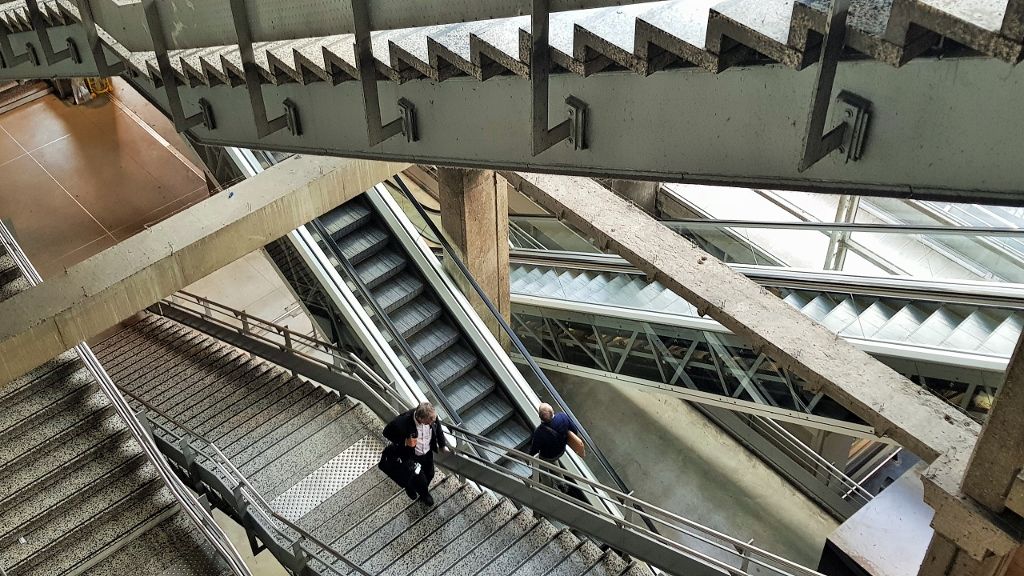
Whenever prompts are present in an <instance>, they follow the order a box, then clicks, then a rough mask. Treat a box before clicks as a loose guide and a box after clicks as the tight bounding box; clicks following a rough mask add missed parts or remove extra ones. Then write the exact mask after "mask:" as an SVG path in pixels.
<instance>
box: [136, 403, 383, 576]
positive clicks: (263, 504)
mask: <svg viewBox="0 0 1024 576" xmlns="http://www.w3.org/2000/svg"><path fill="white" fill-rule="evenodd" d="M125 394H127V395H128V396H129V397H131V398H132V400H134V401H135V402H137V403H138V404H139V405H140V406H142V407H143V408H144V410H142V411H140V412H139V413H138V415H139V420H141V421H142V422H145V424H143V425H144V426H146V427H148V428H149V429H150V430H149V432H150V434H152V433H153V432H156V435H155V436H161V437H162V440H163V441H164V442H165V443H166V445H167V448H166V449H165V450H176V451H178V453H179V454H180V456H181V458H182V464H185V465H184V466H182V468H183V469H184V470H185V472H186V473H190V474H191V473H192V471H191V470H189V468H190V467H191V466H189V465H188V463H189V462H195V463H197V464H200V463H212V464H213V466H207V467H206V469H207V471H209V472H212V473H213V476H212V477H211V476H208V475H207V476H200V477H196V478H193V479H194V480H197V481H199V482H202V483H205V484H207V485H208V486H210V487H211V488H214V489H215V490H216V491H217V492H218V493H219V496H220V497H221V499H223V500H224V501H225V502H230V503H232V504H233V507H234V509H235V512H236V513H237V514H238V516H239V517H242V518H244V517H245V516H246V514H249V515H250V516H253V517H255V516H257V515H258V516H260V517H262V522H261V526H262V527H263V528H264V529H265V530H269V531H270V532H269V535H270V536H271V537H272V538H275V541H276V542H277V543H278V544H279V545H280V546H281V547H280V549H279V551H278V554H275V556H277V557H278V559H279V560H283V562H282V563H284V564H286V565H287V567H288V568H290V569H291V570H292V571H293V572H294V573H296V574H301V573H304V572H303V568H304V567H305V566H306V565H307V564H308V561H309V557H312V558H314V559H316V560H317V561H319V562H320V563H321V564H322V565H323V566H324V567H326V568H328V569H330V570H331V571H332V572H334V573H335V574H337V575H338V576H345V575H346V574H351V573H352V572H349V571H348V570H346V571H342V570H339V569H338V568H336V567H335V566H334V564H335V563H336V562H341V563H342V564H344V565H345V566H346V567H347V568H348V569H349V570H351V571H353V572H354V573H356V574H359V575H360V576H370V573H369V572H366V571H365V570H363V569H362V568H361V567H360V566H359V565H358V564H356V563H355V562H353V561H351V560H349V559H348V557H346V556H345V555H344V554H342V553H341V552H339V551H337V550H335V549H334V548H332V547H331V546H330V545H328V544H325V543H324V542H322V541H320V540H319V539H317V538H316V536H313V535H312V534H310V533H309V532H308V531H306V530H305V529H304V528H302V527H301V526H299V525H298V524H296V523H294V522H292V521H291V520H289V519H287V518H285V517H284V516H282V515H280V514H278V513H277V512H276V511H274V508H273V507H272V506H271V505H270V503H269V502H267V501H266V499H265V498H264V497H263V495H262V494H260V492H259V490H257V489H256V488H255V487H254V486H253V485H252V483H251V482H249V479H248V478H246V477H245V475H244V474H242V472H241V471H239V470H238V468H237V467H235V465H234V464H233V463H232V462H231V459H230V458H228V457H227V456H226V455H225V454H224V452H223V451H221V449H220V448H219V447H217V445H216V444H214V443H213V442H211V441H209V440H207V439H206V438H205V437H203V436H202V435H201V434H199V433H198V432H196V431H195V430H193V429H192V428H189V427H188V426H186V425H185V424H183V423H181V422H179V421H177V420H175V419H173V418H171V417H170V416H168V415H166V414H164V413H163V412H161V411H160V410H159V409H158V408H156V407H154V406H153V405H152V404H150V403H148V402H146V401H145V400H143V399H142V398H140V397H138V396H136V395H135V394H132V393H131V392H125ZM161 420H162V421H163V422H161ZM164 422H166V424H164ZM218 484H219V485H218ZM253 513H255V514H253ZM282 525H283V526H284V527H286V528H288V529H289V530H292V531H294V532H295V533H296V534H297V535H298V536H297V537H292V536H291V535H289V534H288V533H287V531H286V530H284V529H282V527H281V526H282ZM282 542H283V543H284V544H281V543H282ZM264 544H266V542H264ZM310 544H312V546H310ZM281 550H284V551H286V554H287V555H288V556H290V558H281V556H280V551H281Z"/></svg>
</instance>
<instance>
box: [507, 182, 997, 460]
mask: <svg viewBox="0 0 1024 576" xmlns="http://www.w3.org/2000/svg"><path fill="white" fill-rule="evenodd" d="M502 175H503V176H505V177H506V179H508V180H509V182H510V183H512V185H514V186H516V187H517V188H518V189H519V190H520V191H521V192H523V193H524V194H526V195H527V196H529V197H530V198H532V199H533V200H534V201H535V202H537V203H538V204H540V205H541V206H544V207H545V208H547V209H548V210H550V211H551V212H552V213H553V214H555V215H556V216H558V217H559V218H560V219H562V220H565V221H567V222H569V223H571V224H572V225H574V226H576V227H577V228H579V229H580V230H581V231H582V232H584V233H585V234H588V235H590V236H591V237H592V238H594V239H595V240H597V242H598V245H600V246H604V247H606V248H609V249H611V250H613V251H615V252H616V253H618V254H620V255H621V256H622V257H624V258H625V259H626V260H628V261H629V262H630V263H631V264H633V265H634V266H636V267H637V268H639V269H640V270H642V271H644V272H645V273H646V274H647V275H648V276H650V277H652V278H654V279H656V280H658V281H659V282H661V283H662V284H664V285H665V286H667V287H668V288H669V289H671V290H672V291H674V292H676V293H677V294H679V295H680V296H682V297H683V298H685V299H686V300H688V301H689V302H691V303H692V304H694V305H695V306H697V308H698V310H700V311H701V313H702V314H706V315H707V316H710V317H712V318H714V319H715V320H717V321H718V322H720V323H721V324H722V325H724V326H726V327H727V328H729V329H730V330H732V331H733V332H734V333H735V334H737V335H738V336H740V337H741V338H744V339H746V340H747V341H749V342H751V343H753V345H754V349H755V350H756V351H758V352H764V353H765V354H766V355H768V356H769V357H770V358H772V359H773V360H775V361H777V362H779V363H781V364H782V365H783V366H784V367H785V368H786V369H788V370H791V371H792V372H793V373H795V374H797V375H799V376H800V377H801V378H803V379H804V381H806V382H807V383H808V385H809V386H811V387H812V388H814V389H820V390H823V391H824V392H825V393H826V394H828V395H829V396H831V397H832V398H834V399H835V400H837V401H838V402H839V403H840V404H842V405H843V406H846V407H847V408H848V409H850V410H851V411H853V412H854V413H855V414H857V415H858V416H860V417H861V418H863V419H864V420H865V421H866V422H868V423H869V424H871V425H872V426H874V427H875V430H876V431H877V432H878V434H879V435H883V436H887V437H890V438H892V439H894V440H896V441H897V442H899V443H900V444H901V445H903V446H904V447H906V448H907V449H909V450H911V451H912V452H914V453H915V454H917V455H918V456H920V457H921V458H923V459H925V460H928V461H933V460H935V459H936V458H938V457H939V456H940V455H942V454H945V453H947V452H949V451H957V452H964V451H966V452H967V453H969V452H970V450H971V448H972V447H973V446H974V443H975V441H976V440H977V437H978V430H979V426H978V424H977V423H976V422H974V421H973V420H971V419H970V418H968V417H967V416H965V415H963V414H961V413H960V412H958V411H957V410H955V409H954V408H952V407H951V406H949V405H947V404H945V403H944V402H942V401H941V400H940V399H938V398H936V397H935V396H934V395H932V394H930V393H929V392H927V391H926V390H924V389H922V388H920V387H918V386H916V385H914V384H913V383H912V382H910V381H909V380H907V379H906V378H904V377H903V376H902V375H900V374H898V373H897V372H895V371H893V370H892V369H891V368H889V367H887V366H885V365H884V364H882V363H881V362H879V361H877V360H875V359H874V358H872V357H871V356H868V355H867V354H866V353H864V352H861V351H860V350H858V349H856V348H854V347H853V346H852V345H850V344H848V343H847V342H846V341H844V340H843V339H841V338H839V337H838V336H836V335H835V334H833V333H832V332H830V331H829V330H828V329H826V328H825V327H823V326H821V325H820V324H818V323H816V322H814V321H813V320H811V319H809V318H807V317H806V316H804V315H803V314H801V313H800V312H799V311H798V310H795V309H793V308H792V307H790V306H789V305H788V304H786V303H785V302H783V301H782V300H780V299H779V298H777V297H776V296H774V295H773V294H771V293H770V292H768V291H767V290H765V289H764V288H762V287H760V286H758V285H757V284H755V283H754V282H752V281H751V280H748V279H747V278H745V277H744V276H742V275H741V274H739V273H737V272H734V271H733V270H731V269H730V268H729V267H728V266H726V265H725V264H723V263H722V262H720V261H718V260H717V259H715V258H714V257H711V256H709V255H708V254H707V253H706V252H704V251H703V250H701V249H700V248H698V247H697V246H695V245H694V244H693V243H692V242H690V241H689V240H687V239H685V238H683V237H682V236H680V235H678V234H676V233H675V232H673V231H671V230H669V229H668V228H666V227H665V226H663V225H661V224H660V223H659V222H658V221H657V220H655V219H654V218H651V217H650V216H648V215H647V214H645V213H644V212H642V211H641V210H640V209H639V208H637V207H636V206H634V205H633V204H631V203H630V202H628V201H626V200H624V199H622V198H620V197H619V196H617V195H616V194H615V193H613V192H611V191H609V190H607V189H605V188H604V187H602V186H600V185H599V184H597V183H596V182H594V181H593V180H590V179H588V178H568V177H564V176H550V175H542V174H529V173H512V172H503V173H502Z"/></svg>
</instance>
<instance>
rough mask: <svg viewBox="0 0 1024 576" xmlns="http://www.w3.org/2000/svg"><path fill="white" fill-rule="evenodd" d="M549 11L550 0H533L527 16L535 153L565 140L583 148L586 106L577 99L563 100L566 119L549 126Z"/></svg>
mask: <svg viewBox="0 0 1024 576" xmlns="http://www.w3.org/2000/svg"><path fill="white" fill-rule="evenodd" d="M550 14H551V0H533V13H532V14H531V15H530V35H531V41H530V92H531V96H532V98H531V103H530V105H531V111H532V114H533V130H532V132H533V155H534V156H536V155H538V154H540V153H541V152H543V151H545V150H547V149H548V148H551V147H552V146H554V145H555V144H558V143H559V142H561V141H562V140H568V141H569V142H570V143H571V144H572V145H573V148H574V149H576V150H583V149H584V148H586V134H585V132H584V129H585V127H586V105H585V104H584V103H583V102H582V101H581V100H580V99H579V98H576V97H573V96H569V97H568V98H566V99H565V103H566V104H567V105H568V106H569V111H568V116H569V117H568V119H566V120H563V121H562V122H560V123H559V124H558V126H555V127H554V128H548V85H549V80H550V78H549V76H550V74H551V47H550V45H549V42H548V37H549V34H548V28H549V22H548V20H549V18H548V17H549V15H550Z"/></svg>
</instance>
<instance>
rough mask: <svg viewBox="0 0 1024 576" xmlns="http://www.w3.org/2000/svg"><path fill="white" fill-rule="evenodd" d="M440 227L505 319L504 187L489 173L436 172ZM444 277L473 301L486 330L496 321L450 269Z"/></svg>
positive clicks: (493, 328) (507, 308) (508, 307)
mask: <svg viewBox="0 0 1024 576" xmlns="http://www.w3.org/2000/svg"><path fill="white" fill-rule="evenodd" d="M437 182H438V197H439V200H440V203H441V225H442V227H443V228H444V232H445V234H447V236H448V238H450V239H451V241H452V244H453V245H454V247H455V249H456V250H457V251H458V252H459V256H460V257H461V258H462V261H463V262H465V263H466V266H467V267H468V268H469V270H470V272H471V273H472V274H473V278H474V279H475V280H476V282H477V284H479V285H480V287H481V288H483V290H484V292H485V293H486V294H487V296H488V298H489V299H490V300H491V302H493V303H494V305H495V306H496V307H497V308H498V310H499V311H500V312H501V314H502V316H504V318H505V320H506V321H507V320H508V319H509V315H510V310H511V305H510V303H509V278H508V274H509V268H508V183H507V182H505V179H504V178H501V177H500V176H498V175H497V174H495V173H494V172H492V171H490V170H466V169H461V168H442V167H439V168H438V169H437ZM449 273H450V274H451V276H452V277H453V278H455V279H456V281H457V282H458V283H459V286H460V287H461V288H462V291H463V293H465V294H466V296H467V297H468V298H469V300H470V302H472V303H473V307H474V308H475V309H476V311H477V313H478V314H479V315H480V317H481V318H483V319H484V321H485V322H486V323H487V326H488V327H489V328H490V330H491V332H492V333H493V334H495V336H499V340H500V341H504V339H503V337H502V336H500V333H501V332H502V331H501V327H500V326H499V324H498V321H497V320H496V319H494V317H493V315H492V314H491V313H490V311H489V310H487V307H486V306H485V305H484V303H483V302H482V301H481V300H480V299H479V298H477V297H476V294H475V292H474V291H473V288H472V287H471V286H469V283H468V282H466V281H465V279H464V277H463V276H462V274H461V273H460V272H459V271H458V270H455V269H454V267H453V268H452V269H450V270H449Z"/></svg>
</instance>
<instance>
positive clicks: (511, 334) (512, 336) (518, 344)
mask: <svg viewBox="0 0 1024 576" xmlns="http://www.w3.org/2000/svg"><path fill="white" fill-rule="evenodd" d="M394 180H395V182H397V183H398V186H399V188H400V189H401V191H402V194H403V195H404V196H405V197H406V199H407V200H408V201H409V202H410V203H411V204H412V206H413V207H414V208H415V209H416V211H417V212H418V213H419V215H420V217H421V218H423V220H424V221H425V222H426V223H427V226H429V227H430V230H431V232H432V233H433V234H434V235H435V236H436V237H437V240H438V243H439V244H441V247H442V248H444V250H445V251H446V252H447V253H448V255H449V257H450V258H451V260H452V262H453V263H454V264H455V265H456V266H457V267H458V268H459V271H460V272H462V275H463V276H464V277H465V278H466V280H468V281H469V284H470V286H472V287H473V291H474V292H476V294H477V296H478V297H479V298H480V300H481V301H482V302H483V303H484V305H485V306H487V309H488V310H489V311H490V312H491V315H492V316H493V317H494V318H495V319H496V320H497V322H498V324H499V325H500V326H501V329H502V331H504V332H505V334H506V336H508V338H509V341H511V342H512V344H513V346H515V348H516V350H517V351H518V352H519V354H520V355H522V357H523V358H524V359H525V360H526V363H527V364H528V365H529V366H530V371H531V372H533V375H534V376H535V377H536V378H537V380H538V381H539V382H540V383H541V384H542V385H543V386H544V389H545V390H547V392H548V394H550V395H551V397H552V399H553V400H554V401H555V404H557V405H558V407H559V408H560V409H561V410H562V412H564V413H565V415H566V416H568V417H569V420H570V421H571V422H572V423H573V424H575V425H576V428H577V429H578V430H579V431H580V435H581V436H583V440H584V441H585V442H586V443H587V445H589V446H590V447H591V449H592V452H593V454H594V456H595V457H596V458H597V460H598V461H599V462H600V463H601V467H602V468H604V470H605V472H607V473H608V475H609V476H610V477H611V478H612V480H613V481H614V482H615V485H616V486H618V488H619V490H620V491H621V492H624V493H626V494H628V493H630V492H631V491H630V490H629V488H628V487H627V486H626V483H625V481H623V479H622V477H621V476H619V474H618V473H617V472H616V471H615V469H614V468H613V467H612V465H611V462H609V461H608V458H607V457H605V455H604V453H603V452H602V451H601V449H600V448H599V447H598V446H597V443H596V442H594V439H593V438H592V437H591V436H590V433H589V432H587V429H586V428H585V427H584V426H583V424H582V423H581V422H580V421H579V419H578V418H577V417H576V415H575V414H574V413H573V412H572V409H570V408H569V406H568V404H567V403H566V402H565V400H564V399H562V395H561V394H559V392H558V390H556V389H555V387H554V385H553V384H551V381H550V380H548V377H547V375H545V374H544V371H543V370H541V369H540V366H538V365H537V362H536V361H535V360H534V359H533V356H532V355H531V354H530V352H529V351H528V350H527V349H526V346H525V345H524V344H523V341H522V340H520V339H519V336H518V335H516V333H515V331H514V330H512V327H511V326H509V324H508V322H506V321H505V317H504V316H502V315H501V312H499V311H498V308H497V307H496V306H495V305H494V303H493V302H491V299H490V298H489V297H488V296H487V294H486V292H484V289H483V288H481V287H480V285H479V284H478V283H477V281H476V279H475V278H473V274H472V273H471V272H470V271H469V268H467V267H466V264H465V263H464V262H463V261H462V259H461V258H459V256H458V253H457V252H455V249H454V248H453V247H452V245H451V244H450V243H449V242H448V239H447V238H445V236H444V234H442V233H441V231H440V230H439V229H438V228H437V226H436V225H435V224H434V221H433V220H431V219H430V218H429V217H428V216H427V214H426V212H425V211H424V210H423V206H422V205H421V204H420V203H419V202H418V201H417V200H416V197H415V196H413V194H412V192H411V191H410V190H409V188H408V187H407V186H406V185H405V182H403V181H402V178H401V176H398V175H397V174H396V175H395V176H394ZM645 523H646V524H647V525H648V528H649V529H651V530H652V531H654V532H657V529H656V528H655V527H654V525H653V523H651V522H650V521H649V520H646V519H645Z"/></svg>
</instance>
